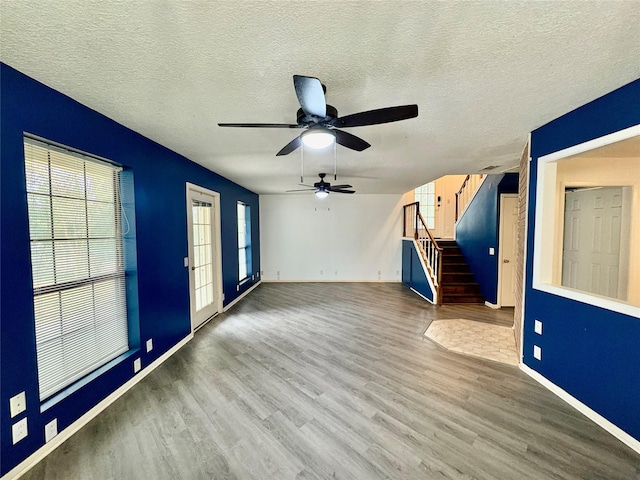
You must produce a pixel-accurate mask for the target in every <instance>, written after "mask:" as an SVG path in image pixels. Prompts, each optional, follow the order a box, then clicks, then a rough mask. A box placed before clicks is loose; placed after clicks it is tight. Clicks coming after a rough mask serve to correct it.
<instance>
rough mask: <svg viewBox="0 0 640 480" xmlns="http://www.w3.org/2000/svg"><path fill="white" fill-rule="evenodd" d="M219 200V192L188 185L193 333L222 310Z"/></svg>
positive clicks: (190, 291)
mask: <svg viewBox="0 0 640 480" xmlns="http://www.w3.org/2000/svg"><path fill="white" fill-rule="evenodd" d="M219 200H220V197H219V195H218V194H217V193H216V192H212V191H209V190H206V189H204V188H201V187H198V186H196V185H191V184H187V218H188V222H187V223H188V238H189V295H190V303H191V329H192V330H196V329H197V328H198V327H200V326H201V325H202V324H203V323H205V322H206V321H207V320H209V319H210V318H211V317H213V316H214V315H215V314H216V313H218V312H220V311H221V309H222V305H221V303H222V302H221V300H222V292H221V287H222V280H221V277H222V274H221V271H220V228H219V225H220V224H219V219H220V208H219V206H220V203H219Z"/></svg>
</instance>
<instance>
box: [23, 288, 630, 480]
mask: <svg viewBox="0 0 640 480" xmlns="http://www.w3.org/2000/svg"><path fill="white" fill-rule="evenodd" d="M507 313H508V312H507ZM510 313H511V314H512V313H513V312H512V310H511V311H510ZM506 315H507V314H506V313H505V312H501V311H493V310H491V309H489V308H487V307H483V306H464V305H450V306H443V307H435V306H431V305H429V304H427V303H425V302H424V301H423V300H421V299H419V298H418V297H417V296H416V295H414V294H413V293H411V292H410V291H409V290H408V289H406V287H404V286H403V285H401V284H376V283H371V284H332V283H316V284H288V283H282V284H263V285H261V286H259V287H258V288H257V289H256V290H255V291H254V292H252V293H251V294H250V295H249V296H248V297H247V298H246V299H244V300H243V301H242V302H240V303H239V304H238V305H236V306H235V307H233V308H232V309H231V310H230V311H229V312H227V313H226V314H223V315H220V316H219V317H217V318H216V319H214V322H212V323H210V324H208V325H206V326H205V327H203V328H202V329H201V330H200V331H199V332H197V334H196V338H195V339H194V340H193V341H191V342H190V343H189V344H188V345H186V346H185V347H184V348H183V349H182V350H180V351H179V352H178V353H177V354H176V355H174V356H173V357H171V358H170V359H169V360H167V362H165V363H164V364H163V365H162V366H160V367H159V368H158V369H156V370H155V371H154V372H152V373H151V374H150V375H149V376H148V377H147V378H145V379H144V380H142V381H141V382H140V383H139V384H138V385H136V386H135V387H134V388H133V389H132V390H130V391H129V392H128V393H127V394H125V395H124V396H123V397H122V398H120V399H119V400H118V401H116V402H115V403H114V404H113V405H112V406H110V407H109V408H108V409H107V410H105V411H104V412H103V413H102V414H101V415H99V416H98V417H97V418H96V419H94V420H93V421H92V422H91V423H90V424H89V425H87V426H86V427H85V428H84V429H83V430H81V431H80V432H78V433H77V434H76V435H74V436H73V437H72V438H71V439H69V440H68V441H67V442H66V443H65V444H63V445H62V446H61V447H59V448H58V449H57V450H56V451H54V452H53V453H52V454H51V455H50V456H49V457H47V458H46V459H45V460H43V461H42V462H41V463H40V464H38V465H37V466H36V467H34V469H32V470H31V471H30V472H29V473H28V474H27V475H25V476H24V477H23V478H25V479H83V480H86V479H100V480H103V479H118V480H126V479H154V480H156V479H172V480H173V479H214V478H215V479H363V480H374V479H381V478H390V479H501V480H502V479H507V480H509V479H518V480H520V479H535V480H544V479H557V480H572V479H607V480H614V479H621V480H622V479H624V480H630V479H637V478H639V477H640V456H639V455H637V454H636V453H634V452H633V451H632V450H630V449H629V448H628V447H626V446H625V445H624V444H622V443H621V442H619V441H618V440H616V439H615V438H614V437H612V436H611V435H609V434H608V433H606V432H605V431H604V430H602V429H601V428H600V427H598V426H597V425H595V424H594V423H592V422H591V421H589V420H587V419H586V418H585V417H583V416H582V415H581V414H579V413H577V412H576V411H575V410H574V409H573V408H571V407H569V406H568V405H566V404H565V403H563V402H562V401H561V400H559V399H558V398H557V397H556V396H555V395H553V394H552V393H550V392H549V391H547V390H545V389H544V388H542V387H541V386H539V385H538V384H537V383H536V382H534V381H533V380H531V379H529V378H528V377H527V376H525V375H524V374H523V373H522V372H520V371H519V370H518V369H517V368H516V367H513V366H508V365H503V364H499V363H494V362H491V361H486V360H482V359H477V358H472V357H466V356H463V355H459V354H455V353H451V352H447V351H445V350H443V349H442V348H440V347H439V346H437V345H435V344H434V343H432V342H431V341H430V340H428V339H426V338H424V337H423V335H422V334H423V332H424V330H425V328H426V327H427V326H428V324H429V322H431V321H432V320H434V319H438V318H440V319H447V318H478V319H480V320H482V321H489V322H495V323H502V324H504V323H505V322H506V321H507V320H508V319H507V316H506Z"/></svg>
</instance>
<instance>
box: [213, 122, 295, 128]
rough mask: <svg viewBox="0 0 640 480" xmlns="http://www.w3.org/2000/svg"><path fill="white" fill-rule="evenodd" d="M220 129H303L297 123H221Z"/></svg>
mask: <svg viewBox="0 0 640 480" xmlns="http://www.w3.org/2000/svg"><path fill="white" fill-rule="evenodd" d="M218 126H219V127H245V128H303V127H304V125H298V124H297V123H295V124H294V123H219V124H218Z"/></svg>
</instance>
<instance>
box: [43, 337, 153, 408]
mask: <svg viewBox="0 0 640 480" xmlns="http://www.w3.org/2000/svg"><path fill="white" fill-rule="evenodd" d="M139 352H140V349H139V348H132V349H131V350H129V351H128V352H125V353H123V354H122V355H119V356H118V357H116V358H114V359H113V360H111V361H110V362H107V363H105V364H104V365H103V366H101V367H100V368H98V369H96V370H94V371H93V372H91V373H90V374H89V375H86V376H85V377H83V378H81V379H80V380H78V381H76V382H74V383H72V384H71V385H69V386H68V387H66V388H65V389H63V390H61V391H59V392H58V393H56V394H55V395H53V396H52V397H49V398H47V399H46V400H45V401H44V402H42V403H41V404H40V413H44V412H46V411H47V410H49V409H50V408H52V407H54V406H55V405H57V404H58V403H60V402H61V401H63V400H64V399H65V398H67V397H69V396H70V395H71V394H73V393H75V392H77V391H78V390H80V389H81V388H83V387H84V386H85V385H88V384H89V383H91V382H93V381H94V380H95V379H96V378H98V377H99V376H100V375H102V374H103V373H105V372H106V371H107V370H110V369H111V368H113V367H115V366H116V365H118V364H119V363H121V362H124V361H125V360H126V359H128V358H129V357H131V356H133V355H136V354H137V353H139Z"/></svg>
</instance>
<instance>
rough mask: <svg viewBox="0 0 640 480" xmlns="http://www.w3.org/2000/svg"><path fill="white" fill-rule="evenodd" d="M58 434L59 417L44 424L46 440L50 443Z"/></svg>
mask: <svg viewBox="0 0 640 480" xmlns="http://www.w3.org/2000/svg"><path fill="white" fill-rule="evenodd" d="M56 435H58V419H57V418H54V419H53V420H51V421H50V422H49V423H47V424H46V425H45V426H44V442H45V443H48V442H49V441H50V440H51V439H52V438H53V437H55V436H56Z"/></svg>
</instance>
